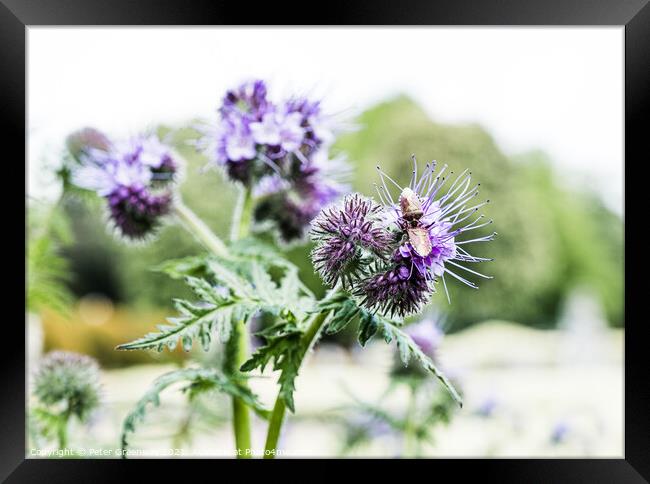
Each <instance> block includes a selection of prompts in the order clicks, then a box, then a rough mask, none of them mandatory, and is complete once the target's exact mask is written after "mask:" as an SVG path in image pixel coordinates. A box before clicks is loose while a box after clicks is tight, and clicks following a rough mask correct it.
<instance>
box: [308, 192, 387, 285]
mask: <svg viewBox="0 0 650 484" xmlns="http://www.w3.org/2000/svg"><path fill="white" fill-rule="evenodd" d="M380 212H381V207H380V206H379V205H377V204H376V203H374V202H373V201H372V200H370V199H367V198H363V197H361V196H360V195H358V194H354V195H348V196H347V197H345V199H344V200H343V202H342V203H341V204H340V205H339V206H335V207H330V208H329V209H325V210H323V211H322V212H321V213H320V215H319V216H318V217H317V218H316V219H315V220H314V221H313V222H312V227H311V235H312V237H313V238H314V239H315V240H316V241H317V243H318V245H317V246H316V247H315V248H314V250H313V251H312V254H311V257H312V261H313V263H314V266H315V267H316V270H317V271H318V272H319V274H320V275H321V277H322V278H323V280H324V281H325V282H327V283H328V284H330V285H332V286H333V285H335V284H336V283H337V282H338V281H339V280H341V281H342V282H343V283H344V284H345V283H346V281H349V280H350V279H351V278H352V277H353V276H355V275H358V273H359V272H360V271H362V270H363V269H364V261H363V257H364V252H366V251H370V252H373V253H375V254H383V253H385V252H386V250H387V248H388V245H389V243H390V234H388V233H387V232H386V231H385V230H384V229H383V228H382V227H381V226H380V225H379V220H378V215H379V213H380Z"/></svg>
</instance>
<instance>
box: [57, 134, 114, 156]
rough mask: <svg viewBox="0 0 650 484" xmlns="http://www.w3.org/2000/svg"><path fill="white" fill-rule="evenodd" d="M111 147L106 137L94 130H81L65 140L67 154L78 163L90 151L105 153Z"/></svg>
mask: <svg viewBox="0 0 650 484" xmlns="http://www.w3.org/2000/svg"><path fill="white" fill-rule="evenodd" d="M110 146H111V142H110V140H109V139H108V137H107V136H106V135H105V134H104V133H102V132H101V131H99V130H97V129H95V128H83V129H80V130H78V131H75V132H74V133H72V134H70V135H69V136H68V137H67V138H66V148H67V149H68V152H69V153H70V154H71V155H72V156H73V157H74V158H75V159H77V160H78V161H81V159H82V158H83V157H85V156H88V154H89V151H90V150H91V149H95V150H102V151H107V150H108V149H109V148H110Z"/></svg>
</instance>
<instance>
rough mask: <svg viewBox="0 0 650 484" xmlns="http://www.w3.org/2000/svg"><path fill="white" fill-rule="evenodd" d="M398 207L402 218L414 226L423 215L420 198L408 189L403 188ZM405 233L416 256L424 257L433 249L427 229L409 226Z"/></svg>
mask: <svg viewBox="0 0 650 484" xmlns="http://www.w3.org/2000/svg"><path fill="white" fill-rule="evenodd" d="M399 206H400V209H401V211H402V217H404V219H406V220H407V221H408V222H410V223H411V224H412V225H415V224H416V223H417V221H418V220H420V218H421V217H422V216H423V215H424V210H423V209H422V202H421V201H420V197H418V195H417V194H416V193H415V192H414V191H413V190H411V189H410V188H408V187H406V188H404V189H403V190H402V193H401V194H400V196H399ZM406 233H407V234H408V237H409V242H410V243H411V245H412V246H413V249H414V250H415V253H416V254H417V255H419V256H420V257H426V256H428V255H429V254H430V253H431V250H432V248H433V247H432V246H431V239H429V231H428V230H427V229H425V228H422V227H417V226H415V227H413V226H409V227H407V229H406Z"/></svg>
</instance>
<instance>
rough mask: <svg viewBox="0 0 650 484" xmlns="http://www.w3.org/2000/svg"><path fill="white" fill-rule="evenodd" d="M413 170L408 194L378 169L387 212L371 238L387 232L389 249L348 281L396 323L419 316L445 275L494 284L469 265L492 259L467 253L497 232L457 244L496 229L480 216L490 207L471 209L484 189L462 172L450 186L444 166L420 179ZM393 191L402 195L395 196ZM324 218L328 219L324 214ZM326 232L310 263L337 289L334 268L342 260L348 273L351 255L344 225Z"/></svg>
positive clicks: (380, 214)
mask: <svg viewBox="0 0 650 484" xmlns="http://www.w3.org/2000/svg"><path fill="white" fill-rule="evenodd" d="M413 164H414V169H413V173H412V177H411V181H410V183H409V185H408V186H406V187H402V186H400V185H399V184H398V183H397V182H395V181H394V180H393V179H392V178H390V177H389V176H388V175H387V174H385V173H383V172H382V171H381V170H379V174H380V176H381V181H382V184H381V187H377V192H378V195H379V199H380V201H381V203H382V208H381V209H378V210H376V211H375V212H374V214H375V215H374V218H375V220H377V221H378V222H376V223H374V224H373V230H374V232H373V234H374V235H373V237H375V238H377V237H378V235H377V234H379V233H382V234H383V236H382V237H381V239H382V240H385V241H387V242H386V247H385V248H384V250H382V251H381V252H380V253H375V255H374V258H370V259H367V260H366V262H367V263H366V267H367V268H368V270H367V271H363V272H361V271H360V272H356V273H352V274H351V276H352V277H354V278H355V280H354V281H350V282H351V285H352V286H353V287H352V289H353V291H352V292H353V294H355V295H356V296H357V297H359V298H360V299H361V304H362V305H364V306H366V307H367V308H368V309H371V310H380V311H382V312H383V313H384V314H387V315H390V316H391V317H393V316H399V317H404V316H407V315H409V314H413V313H416V312H418V311H419V310H420V309H421V308H422V306H424V305H425V304H426V303H427V302H428V301H429V298H430V296H431V294H432V293H433V292H435V288H434V283H435V282H437V281H438V279H442V282H443V285H444V288H445V292H447V284H446V280H445V276H446V275H449V276H451V277H453V278H455V279H458V280H460V281H461V282H463V283H465V284H467V285H468V286H470V287H472V288H477V286H476V284H474V283H473V282H471V281H469V280H467V279H466V278H465V277H463V276H462V275H461V274H459V273H458V271H459V270H460V271H466V272H469V273H471V274H474V275H477V276H479V277H483V278H487V279H489V278H490V276H486V275H484V274H481V273H480V272H477V271H475V270H473V269H470V268H469V267H467V266H466V265H464V264H468V263H478V262H483V261H488V260H491V259H486V258H481V257H474V256H472V255H470V253H469V252H467V250H466V249H465V246H466V244H470V243H475V242H485V241H489V240H492V239H493V238H494V236H495V235H496V233H492V234H490V235H486V236H482V237H475V238H469V239H464V240H460V239H459V237H461V236H462V235H463V234H465V233H466V232H470V231H472V230H477V229H481V228H482V227H485V226H486V225H489V224H491V223H492V221H491V220H489V221H483V216H482V215H478V216H475V214H476V212H477V211H478V210H479V209H480V208H481V207H482V206H483V205H485V204H486V203H488V202H489V201H486V202H482V203H476V204H474V202H473V200H474V198H475V197H476V196H477V195H478V190H477V188H478V186H479V185H478V184H476V185H473V184H472V182H471V173H468V172H467V171H465V172H463V173H461V174H460V176H458V177H456V178H455V179H454V181H453V182H451V183H450V184H448V185H446V181H447V177H446V176H444V172H445V171H446V166H445V167H443V168H442V170H440V172H439V173H436V163H435V162H432V163H429V164H427V165H426V168H425V170H424V172H423V173H422V175H421V176H420V177H418V174H417V163H416V161H415V159H413ZM387 182H388V183H387ZM389 187H393V188H397V190H398V192H397V194H396V196H395V197H393V195H392V194H391V190H390V189H389ZM322 217H323V218H324V219H325V220H327V218H328V215H327V212H323V215H322ZM329 217H330V218H331V215H329ZM329 227H330V232H329V233H328V237H317V238H316V242H317V246H316V249H315V250H314V252H313V257H314V262H315V265H316V268H317V269H318V270H319V272H321V274H323V275H324V280H325V281H326V282H328V284H332V285H333V284H335V283H336V282H337V281H338V280H339V278H340V275H338V274H337V271H339V270H340V268H339V265H337V263H338V262H339V261H342V262H343V264H342V265H341V266H340V267H345V263H346V261H347V260H348V259H349V260H352V259H351V257H352V255H353V251H352V249H351V248H350V246H348V245H345V244H344V243H343V241H345V240H347V239H346V235H345V230H346V226H345V224H340V223H338V222H335V223H332V224H330V225H329ZM447 294H448V293H447Z"/></svg>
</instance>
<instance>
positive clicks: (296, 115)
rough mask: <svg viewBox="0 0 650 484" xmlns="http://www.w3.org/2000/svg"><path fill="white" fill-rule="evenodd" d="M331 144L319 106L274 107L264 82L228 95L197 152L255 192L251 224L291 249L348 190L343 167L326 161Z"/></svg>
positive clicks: (291, 103)
mask: <svg viewBox="0 0 650 484" xmlns="http://www.w3.org/2000/svg"><path fill="white" fill-rule="evenodd" d="M333 140H334V135H333V128H332V124H331V120H330V119H329V117H328V116H326V115H324V114H323V112H322V110H321V107H320V102H318V101H316V102H314V101H310V100H308V99H306V98H291V99H289V100H287V101H283V102H278V103H276V102H272V101H271V100H270V99H269V98H268V92H267V87H266V84H265V83H264V81H261V80H256V81H253V82H246V83H244V84H242V85H240V86H239V87H237V88H235V89H232V90H230V91H228V92H227V93H226V95H225V96H224V98H223V101H222V105H221V107H220V108H219V122H218V125H217V126H216V127H209V128H208V129H206V130H204V135H203V137H202V138H201V140H200V141H199V146H200V147H201V148H202V149H203V151H205V152H207V154H208V155H209V157H210V159H211V161H212V162H213V163H214V164H215V165H217V166H220V167H222V168H223V169H224V171H225V173H226V175H227V176H228V178H229V179H231V180H232V181H236V182H239V183H241V184H243V185H244V186H245V187H246V188H247V189H250V190H252V192H253V196H254V197H255V198H256V199H257V204H256V205H257V206H256V210H255V220H256V221H257V222H261V223H262V222H269V223H271V224H272V225H274V227H275V228H276V229H277V231H278V232H279V235H280V238H281V239H282V240H283V241H284V242H292V241H294V240H297V239H301V238H303V236H304V234H305V231H306V229H307V227H308V225H309V222H311V220H313V218H314V217H315V216H316V215H317V214H318V212H319V211H320V210H321V209H322V208H323V207H324V206H326V205H328V204H329V203H331V202H333V201H335V200H336V199H337V198H338V197H340V196H341V195H342V194H343V193H345V192H346V191H347V190H348V188H347V186H346V185H344V184H343V183H342V182H341V180H342V179H344V178H345V176H346V175H347V173H348V171H349V169H348V167H347V166H346V164H345V163H344V162H343V161H342V160H340V159H329V156H328V154H329V147H330V145H331V143H332V142H333Z"/></svg>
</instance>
